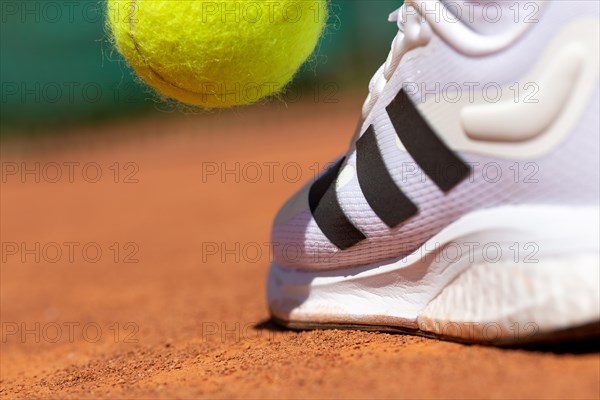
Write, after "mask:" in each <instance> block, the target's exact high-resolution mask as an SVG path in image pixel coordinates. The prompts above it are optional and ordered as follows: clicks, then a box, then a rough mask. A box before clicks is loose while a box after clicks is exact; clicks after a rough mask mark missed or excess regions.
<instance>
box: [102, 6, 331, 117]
mask: <svg viewBox="0 0 600 400" xmlns="http://www.w3.org/2000/svg"><path fill="white" fill-rule="evenodd" d="M107 11H108V24H109V27H110V29H111V30H112V33H113V37H114V43H115V45H116V47H117V49H118V50H119V52H120V53H121V54H123V56H125V58H126V59H127V60H128V62H129V63H130V64H131V66H132V67H133V68H134V69H135V71H136V72H137V74H138V75H139V76H140V77H142V78H143V79H144V80H145V81H146V82H147V83H148V84H149V85H151V86H152V87H154V88H155V89H156V90H158V91H159V92H160V93H162V94H163V95H166V96H169V97H172V98H175V99H177V100H179V101H181V102H183V103H187V104H192V105H198V106H203V107H211V108H212V107H229V106H234V105H242V104H249V103H253V102H256V101H258V100H260V99H261V98H263V97H265V96H268V95H271V94H274V93H277V92H279V91H280V90H281V89H282V88H283V87H284V86H285V85H286V84H287V83H288V82H289V81H290V80H291V79H292V77H293V76H294V74H295V73H296V71H297V70H298V68H299V67H300V66H301V65H302V63H303V62H304V61H306V59H307V58H308V57H309V56H310V54H311V53H312V52H313V50H314V48H315V46H316V44H317V41H318V39H319V36H320V35H321V32H322V30H323V28H324V26H325V22H326V20H327V2H326V0H217V1H205V0H165V1H157V0H130V1H123V0H108V10H107Z"/></svg>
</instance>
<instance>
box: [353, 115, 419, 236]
mask: <svg viewBox="0 0 600 400" xmlns="http://www.w3.org/2000/svg"><path fill="white" fill-rule="evenodd" d="M356 170H357V175H358V183H359V184H360V188H361V189H362V192H363V194H364V195H365V198H366V199H367V203H369V205H370V206H371V208H372V209H373V211H374V212H375V214H377V216H378V217H379V218H380V219H381V220H382V221H383V222H384V223H385V224H386V225H387V226H389V227H390V228H393V227H395V226H397V225H398V224H400V223H401V222H404V221H406V220H407V219H409V218H410V217H412V216H413V215H415V214H416V213H417V212H418V211H419V209H418V207H417V206H416V205H415V204H414V203H413V202H412V201H410V199H409V198H408V197H406V195H405V194H404V193H403V192H402V190H400V188H398V186H396V183H395V182H394V180H393V179H392V177H391V175H390V173H389V172H388V169H387V167H386V166H385V163H384V162H383V158H382V156H381V152H380V151H379V147H378V146H377V138H376V137H375V131H374V130H373V126H372V125H371V126H369V128H368V129H367V130H366V132H365V133H364V134H363V135H362V136H361V137H360V139H358V141H357V142H356Z"/></svg>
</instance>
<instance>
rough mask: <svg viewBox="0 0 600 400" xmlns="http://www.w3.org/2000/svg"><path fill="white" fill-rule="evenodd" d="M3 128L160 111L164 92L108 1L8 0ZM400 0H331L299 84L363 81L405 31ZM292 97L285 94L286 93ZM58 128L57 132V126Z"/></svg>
mask: <svg viewBox="0 0 600 400" xmlns="http://www.w3.org/2000/svg"><path fill="white" fill-rule="evenodd" d="M0 4H1V10H0V11H1V24H2V28H1V31H0V38H1V48H0V75H1V81H2V87H1V96H2V99H1V111H0V112H1V115H0V128H1V130H2V132H3V133H4V132H6V131H10V132H11V133H12V134H14V133H15V132H21V133H31V132H43V131H45V130H48V129H52V128H56V127H60V126H62V125H68V124H74V123H85V122H91V121H98V120H104V119H109V118H115V117H123V116H127V115H131V114H140V113H146V112H156V110H157V108H160V106H159V105H157V99H156V96H154V95H153V93H152V92H151V91H150V90H149V89H148V87H146V86H145V85H143V84H142V83H141V82H140V81H139V80H138V79H136V77H135V74H134V73H133V71H132V70H131V69H130V68H129V67H128V66H127V64H126V62H125V61H124V60H123V59H122V58H121V56H120V55H119V54H118V53H117V52H116V51H115V50H113V49H112V47H111V44H110V41H109V37H108V35H107V33H106V31H105V28H104V26H105V25H104V24H105V15H104V14H105V2H104V1H86V0H64V1H51V0H43V1H39V0H37V1H36V0H1V1H0ZM401 4H402V2H401V1H399V0H331V1H330V4H329V9H330V18H329V21H328V28H327V30H326V32H325V34H324V35H323V37H322V38H321V41H320V43H319V46H318V47H317V49H318V50H317V52H316V54H315V55H314V56H313V58H312V60H311V61H310V62H308V63H306V64H305V65H304V66H303V67H302V69H301V70H300V72H299V73H298V75H297V76H296V77H295V79H294V81H293V83H292V88H291V89H290V90H293V89H294V87H293V86H296V87H310V86H312V87H325V85H331V84H335V85H336V86H337V87H338V88H339V89H345V88H349V87H352V86H355V85H361V86H362V87H365V88H366V85H367V83H368V79H369V77H370V76H371V75H372V74H373V73H374V72H375V70H376V68H377V67H378V66H379V65H381V64H382V63H383V62H384V61H385V58H386V56H387V53H388V51H389V48H390V44H391V40H392V39H393V37H394V35H395V34H396V32H397V27H396V26H395V24H393V23H389V22H387V16H388V14H389V13H390V12H392V11H394V10H395V9H396V8H398V7H400V5H401ZM284 98H285V96H284ZM52 130H54V129H52Z"/></svg>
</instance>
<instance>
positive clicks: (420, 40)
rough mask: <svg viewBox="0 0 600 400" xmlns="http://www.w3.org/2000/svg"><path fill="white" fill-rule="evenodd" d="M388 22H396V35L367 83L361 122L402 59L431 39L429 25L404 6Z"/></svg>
mask: <svg viewBox="0 0 600 400" xmlns="http://www.w3.org/2000/svg"><path fill="white" fill-rule="evenodd" d="M388 21H390V22H396V24H397V25H398V33H397V34H396V37H394V40H393V41H392V46H391V50H390V52H389V54H388V57H387V59H386V61H385V63H384V64H383V65H382V66H381V67H379V69H378V70H377V72H375V75H373V77H372V78H371V82H370V83H369V95H368V96H367V99H366V100H365V103H364V104H363V108H362V117H363V120H364V119H366V118H367V116H368V115H369V113H370V112H371V111H372V110H373V107H374V106H375V103H377V100H379V98H380V96H381V94H382V93H383V90H384V89H385V86H386V84H387V83H388V81H389V80H390V79H391V78H392V76H393V75H394V72H395V71H396V69H397V68H398V65H399V64H400V61H401V60H402V57H404V55H405V54H406V53H407V52H408V51H409V50H412V49H414V48H416V47H419V46H424V45H426V44H427V43H428V42H429V40H430V39H431V28H430V27H429V24H428V23H427V22H426V21H425V20H424V19H423V18H422V17H421V16H420V15H419V14H418V13H416V12H412V13H407V12H406V4H403V5H402V7H400V8H398V9H396V10H395V11H394V12H392V13H391V14H390V16H389V17H388Z"/></svg>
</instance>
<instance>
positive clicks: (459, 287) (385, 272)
mask: <svg viewBox="0 0 600 400" xmlns="http://www.w3.org/2000/svg"><path fill="white" fill-rule="evenodd" d="M599 218H600V217H599V209H598V207H567V206H539V205H536V206H533V205H521V206H502V207H496V208H491V209H486V210H479V211H475V212H472V213H469V214H467V215H465V216H463V217H462V218H460V219H459V220H457V221H455V222H454V223H452V224H451V225H449V226H448V227H446V228H445V229H443V230H442V231H441V232H440V233H438V234H437V235H435V236H434V237H432V238H431V239H430V240H428V241H427V242H426V243H425V244H424V245H422V246H421V247H420V248H419V249H417V250H416V251H415V252H413V253H412V254H410V255H409V256H407V257H404V258H400V259H393V260H387V261H383V262H379V263H376V264H372V265H367V266H359V267H350V268H345V269H337V270H334V271H309V270H292V269H288V268H282V267H279V266H278V265H276V264H273V265H272V266H271V270H270V273H269V279H268V290H267V291H268V302H269V308H270V310H271V312H272V314H273V315H274V316H275V317H277V318H278V319H281V320H285V321H297V322H315V323H345V324H367V325H388V326H399V327H405V328H410V329H421V330H423V331H430V332H435V333H442V334H444V335H445V336H452V335H455V336H464V335H465V334H466V333H465V327H467V326H470V328H469V332H468V334H469V335H481V334H483V333H482V332H483V331H485V330H486V329H487V330H488V331H489V330H490V329H491V330H493V331H494V332H495V331H496V330H499V333H498V334H500V335H509V334H514V330H515V329H518V330H523V329H524V330H525V331H526V332H530V331H532V330H535V331H536V332H547V331H552V330H557V329H564V328H567V327H569V326H574V325H576V324H584V323H589V322H593V321H596V320H598V319H599V314H600V305H599V304H600V288H599V286H600V284H599V279H598V272H599V247H600V245H599V242H600V233H599V222H598V221H599ZM469 324H471V325H469ZM473 324H476V326H475V327H473ZM486 324H487V325H486ZM489 324H496V325H497V327H498V329H496V328H497V327H496V325H494V327H493V328H489ZM514 324H517V326H515V325H514ZM457 327H459V328H460V329H457ZM450 328H452V329H450ZM488 328H489V329H488ZM446 331H450V332H446ZM494 334H496V333H494Z"/></svg>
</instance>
